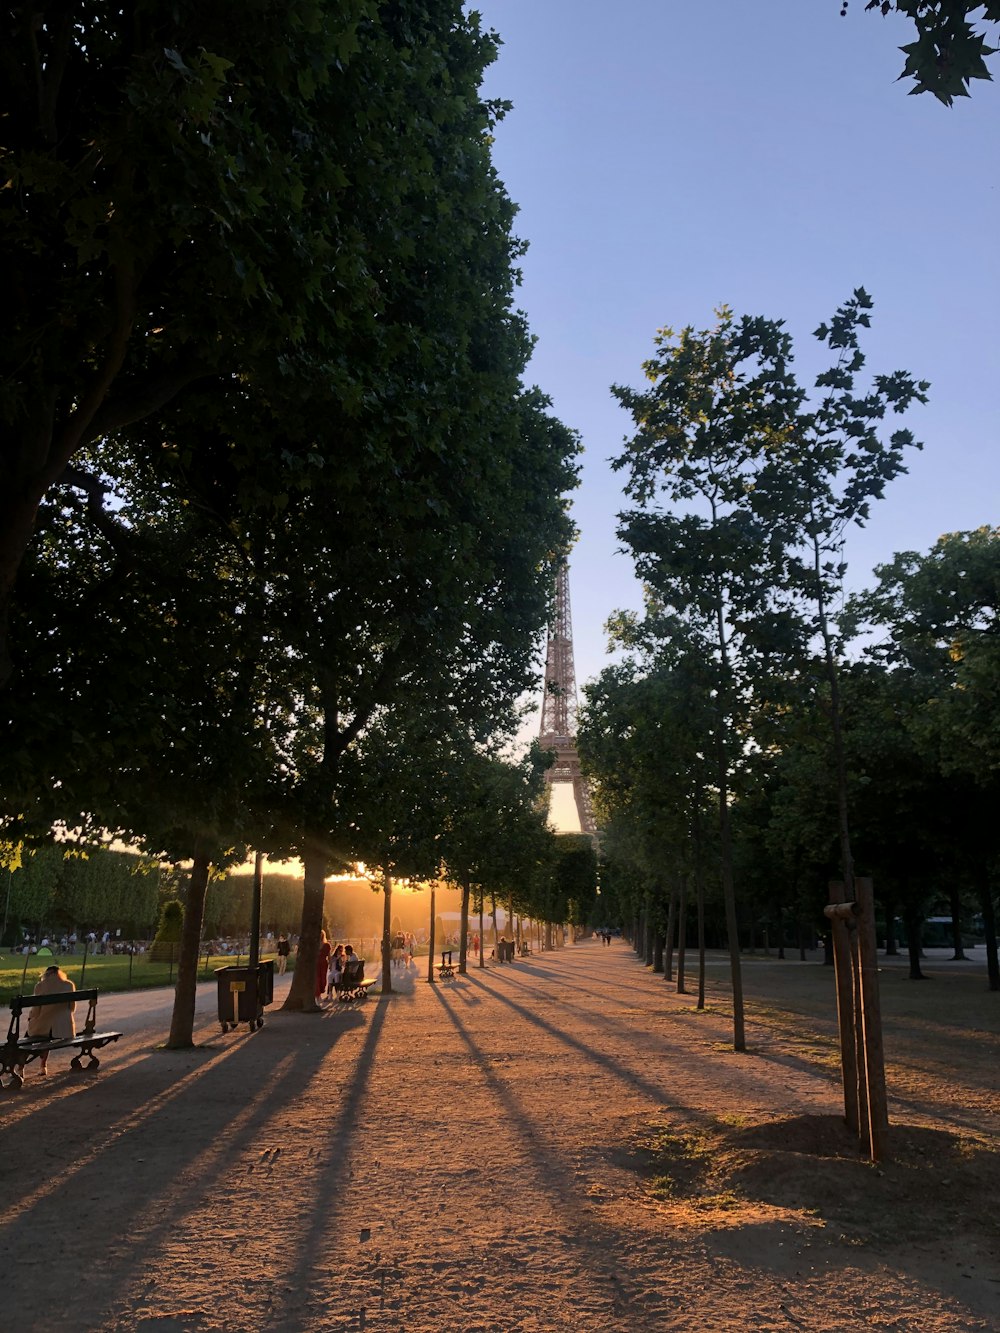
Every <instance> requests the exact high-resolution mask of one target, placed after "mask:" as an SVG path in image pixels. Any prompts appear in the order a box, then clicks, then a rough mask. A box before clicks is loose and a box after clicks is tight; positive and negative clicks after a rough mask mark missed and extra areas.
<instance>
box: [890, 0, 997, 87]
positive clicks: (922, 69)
mask: <svg viewBox="0 0 1000 1333" xmlns="http://www.w3.org/2000/svg"><path fill="white" fill-rule="evenodd" d="M865 8H866V9H869V10H870V9H878V10H880V11H881V13H882V15H883V16H885V15H886V14H888V13H889V11H890V10H891V9H895V10H896V11H897V12H898V13H900V14H905V15H907V16H908V17H909V18H910V19H912V20H913V23H914V25H915V26H916V30H917V39H916V41H913V42H909V43H907V44H906V45H905V46H901V47H900V50H901V51H902V52H903V54H904V55H905V56H906V63H905V64H904V66H903V72H902V73H901V74H900V76H899V77H900V79H907V78H909V79H912V80H913V83H914V86H913V87H912V88H911V89H910V92H911V94H913V93H925V92H929V93H933V94H934V96H935V97H936V98H937V99H938V101H939V102H943V103H944V105H945V106H951V105H952V104H953V103H954V100H955V98H956V97H968V96H969V91H968V90H969V84H970V82H971V81H972V80H973V79H992V77H993V75H992V74H991V73H990V70H989V68H988V66H987V64H986V58H987V57H988V56H991V55H995V54H996V52H997V47H995V46H990V45H988V43H987V39H986V37H985V36H984V35H983V34H982V33H980V32H977V31H976V29H975V28H974V27H973V22H972V18H973V15H975V16H977V17H981V18H982V19H983V20H984V21H985V22H987V23H993V24H996V23H998V22H1000V6H998V5H997V4H996V3H995V0H988V3H985V4H984V3H981V0H895V2H894V3H890V0H868V3H867V4H866V6H865Z"/></svg>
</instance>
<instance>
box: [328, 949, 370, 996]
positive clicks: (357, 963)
mask: <svg viewBox="0 0 1000 1333" xmlns="http://www.w3.org/2000/svg"><path fill="white" fill-rule="evenodd" d="M374 984H375V978H374V977H368V978H366V977H365V963H364V959H363V958H358V959H355V960H354V961H353V964H352V963H347V964H346V965H345V967H344V971H343V973H342V974H341V978H340V980H339V981H338V982H337V984H336V986H335V987H334V994H335V995H336V997H337V999H338V1000H342V1001H343V1002H344V1003H345V1004H353V1003H355V1002H357V1001H358V1000H367V999H368V987H369V986H372V985H374Z"/></svg>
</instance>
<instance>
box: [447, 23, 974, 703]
mask: <svg viewBox="0 0 1000 1333" xmlns="http://www.w3.org/2000/svg"><path fill="white" fill-rule="evenodd" d="M470 8H475V9H477V10H478V11H479V12H480V14H481V15H482V17H483V23H484V26H485V27H487V28H493V29H495V30H496V31H497V32H498V33H499V34H500V36H501V37H502V39H503V42H504V45H503V47H502V49H501V53H500V58H499V60H498V62H497V63H496V64H495V65H494V66H493V67H492V69H491V70H490V71H489V72H488V75H487V81H486V92H487V95H489V96H491V97H503V98H507V99H509V100H510V101H512V102H513V104H514V108H513V110H512V111H511V112H510V113H509V114H508V116H507V117H506V119H505V120H504V122H503V123H502V125H501V126H500V128H499V131H498V135H497V142H496V146H495V155H494V160H495V163H496V166H497V169H498V171H499V173H500V176H501V178H502V179H503V180H504V182H505V184H506V186H507V189H508V191H509V193H510V195H511V197H512V198H513V199H514V201H515V202H516V203H517V204H518V205H519V206H520V215H519V218H518V223H517V229H518V232H519V234H520V235H521V236H522V237H523V238H524V239H525V240H527V241H528V242H529V244H530V249H529V251H528V254H527V257H526V258H525V260H524V263H523V270H524V283H523V286H522V288H521V293H520V298H519V304H520V305H521V307H522V308H523V309H524V310H525V311H526V312H527V314H528V317H529V320H530V323H531V328H532V331H533V332H534V334H535V335H536V336H537V338H538V345H537V348H536V351H535V356H534V359H533V361H532V364H531V366H530V368H529V374H528V378H529V380H531V381H532V382H534V383H537V384H538V385H539V386H540V387H541V388H542V389H543V390H544V391H545V392H546V393H548V394H549V395H550V397H551V398H552V399H553V403H554V408H555V411H556V412H557V414H558V415H559V417H560V418H561V419H562V420H563V421H565V422H566V424H567V425H570V426H573V427H574V428H575V429H577V430H578V431H579V432H580V434H581V436H582V438H583V443H584V446H585V449H586V452H585V454H584V461H583V474H582V486H581V488H580V489H579V490H578V491H577V492H576V495H575V498H574V502H573V512H574V517H575V520H576V523H577V525H578V527H579V528H580V533H581V535H580V540H579V543H578V545H577V547H576V548H575V551H574V554H573V557H572V564H571V592H572V601H573V624H574V638H575V648H576V668H577V679H578V681H580V682H583V681H585V680H586V679H588V678H589V677H592V676H594V675H596V673H597V672H598V671H600V670H601V668H602V666H603V665H604V664H605V661H606V658H605V635H604V631H603V624H604V622H605V620H606V619H607V617H608V616H609V615H610V613H611V612H612V611H613V610H615V609H616V608H617V607H622V606H638V605H639V603H640V597H639V592H638V588H637V586H636V584H635V582H634V579H633V577H632V570H631V563H630V561H629V559H628V557H627V556H625V555H620V554H616V550H617V546H618V543H617V540H616V537H615V516H616V514H617V512H618V511H619V510H620V509H621V508H623V507H625V503H626V502H625V501H624V499H623V497H622V494H621V481H622V478H621V475H620V474H616V473H613V472H612V471H611V470H610V467H609V466H608V463H607V460H608V459H609V458H610V457H611V456H613V455H614V454H616V453H617V452H618V451H619V449H620V445H621V441H622V439H623V437H624V435H625V434H626V432H627V431H628V428H629V419H628V418H627V417H626V416H625V414H624V413H623V412H622V411H621V409H620V408H618V406H617V404H616V403H615V402H614V401H613V400H612V398H611V395H610V393H609V386H610V385H611V384H612V383H615V382H617V383H628V384H634V385H638V384H639V383H641V370H640V366H641V363H642V361H643V360H645V359H646V358H647V357H648V356H649V355H650V353H651V351H652V346H653V343H652V340H653V335H654V333H655V331H656V329H657V328H659V327H661V326H663V325H667V324H669V325H672V326H674V327H681V326H683V325H685V324H689V323H690V324H693V325H695V326H696V327H698V328H704V327H707V326H708V325H709V324H710V323H711V322H712V311H713V307H714V306H716V305H718V304H720V303H723V302H725V303H727V304H729V305H731V306H732V307H733V308H734V309H735V311H736V313H737V314H742V313H749V314H760V315H766V316H769V317H774V318H783V319H785V320H786V322H787V325H788V328H789V330H790V331H791V333H792V334H793V336H794V337H795V339H796V344H797V347H798V352H799V355H798V365H799V370H800V373H801V374H802V375H803V377H806V376H807V372H808V370H809V369H812V370H813V371H814V370H815V369H816V368H817V367H818V362H816V360H815V352H814V350H813V349H814V348H816V347H818V345H817V344H816V343H815V340H814V339H813V338H812V337H811V331H812V330H813V329H814V328H815V327H816V326H817V324H819V323H820V321H821V320H822V319H825V318H827V317H828V316H829V315H830V314H832V312H833V310H834V309H835V307H836V306H837V305H838V304H839V303H840V302H841V301H842V300H843V299H844V298H845V297H847V296H848V295H849V294H850V292H851V291H852V289H853V288H854V287H857V286H864V287H866V288H867V290H868V291H869V292H870V293H871V294H872V296H873V297H874V300H875V310H874V326H873V329H872V333H871V336H870V338H869V340H868V343H867V346H866V351H867V353H868V365H869V368H871V369H874V370H879V371H890V370H894V369H897V368H905V369H908V370H911V371H913V372H914V374H916V375H917V376H918V377H920V378H924V379H928V380H930V381H931V385H932V387H931V401H930V404H929V405H928V406H927V407H925V408H922V409H917V410H916V411H915V412H913V413H912V414H911V415H910V418H909V420H908V423H907V424H909V425H910V426H911V428H912V429H913V430H914V433H915V434H916V435H917V438H918V439H921V440H923V441H924V451H923V453H920V454H913V455H912V457H911V460H910V472H909V475H908V476H906V477H902V478H900V479H899V480H898V481H896V482H895V483H894V484H893V486H892V487H891V488H890V490H889V491H888V492H887V495H886V498H885V499H884V500H882V501H881V502H879V503H877V504H876V505H875V506H874V509H873V514H872V519H871V521H870V523H869V525H868V527H867V528H866V529H864V530H860V531H857V532H855V533H854V534H852V535H851V537H850V538H849V541H848V546H847V552H846V554H847V559H848V562H849V565H850V574H849V582H850V584H851V586H855V587H856V586H863V585H864V584H866V583H867V582H868V581H869V580H870V575H871V569H872V566H873V565H874V564H876V563H878V562H880V561H882V560H886V559H888V558H889V557H890V556H891V555H892V554H893V553H894V552H895V551H899V550H909V549H917V550H926V549H928V548H929V547H930V546H931V545H932V544H933V542H934V541H935V540H936V538H937V537H938V536H939V535H940V534H941V533H943V532H949V531H955V530H957V529H965V528H973V527H978V526H980V525H982V524H993V525H996V524H998V523H1000V503H998V502H1000V450H998V447H997V446H998V440H997V436H998V419H1000V412H998V405H997V403H998V378H1000V377H998V375H997V356H996V353H997V342H998V339H997V332H996V326H995V319H996V312H997V311H998V309H1000V300H998V297H1000V290H998V289H1000V280H998V279H1000V263H998V259H997V245H998V240H1000V196H998V185H997V175H998V172H997V168H998V152H997V149H998V135H997V127H998V124H1000V83H997V84H992V83H979V84H978V85H976V86H975V88H974V92H973V96H972V98H971V99H968V100H964V101H961V102H960V103H957V104H956V105H955V107H953V108H952V109H950V110H949V109H947V108H945V107H943V106H941V104H940V103H938V102H937V101H935V100H934V99H933V98H931V97H930V96H928V95H924V96H920V97H911V96H908V95H907V88H908V86H909V85H908V84H904V83H897V82H896V77H897V75H898V73H899V71H900V69H901V68H902V63H903V57H902V55H901V54H900V53H899V51H898V50H897V47H898V46H899V45H900V44H901V43H902V42H905V41H909V40H911V37H912V30H911V28H910V26H909V25H908V24H907V23H906V22H905V21H903V20H901V19H899V18H898V17H895V16H891V17H890V18H888V19H882V18H881V17H879V16H878V15H876V14H867V13H865V11H864V4H863V0H851V4H850V9H849V13H848V16H847V17H846V18H841V17H840V16H839V9H840V3H839V0H712V2H711V3H709V0H619V3H617V4H614V5H612V4H609V3H608V0H482V2H481V3H478V4H475V5H471V6H470ZM994 74H995V77H996V78H997V79H998V80H1000V63H997V61H995V62H994ZM809 379H810V382H811V377H809ZM535 725H536V726H537V723H536V724H535Z"/></svg>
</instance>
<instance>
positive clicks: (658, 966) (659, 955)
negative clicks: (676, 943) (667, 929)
mask: <svg viewBox="0 0 1000 1333" xmlns="http://www.w3.org/2000/svg"><path fill="white" fill-rule="evenodd" d="M665 941H666V936H665V935H664V934H663V932H662V931H661V930H658V931H657V932H656V935H655V937H654V939H653V971H654V972H662V971H663V945H664V943H665Z"/></svg>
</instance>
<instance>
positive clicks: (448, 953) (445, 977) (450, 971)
mask: <svg viewBox="0 0 1000 1333" xmlns="http://www.w3.org/2000/svg"><path fill="white" fill-rule="evenodd" d="M455 969H456V964H455V962H452V950H451V949H441V961H440V962H439V964H437V976H439V977H440V980H441V981H451V980H452V977H453V976H455Z"/></svg>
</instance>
